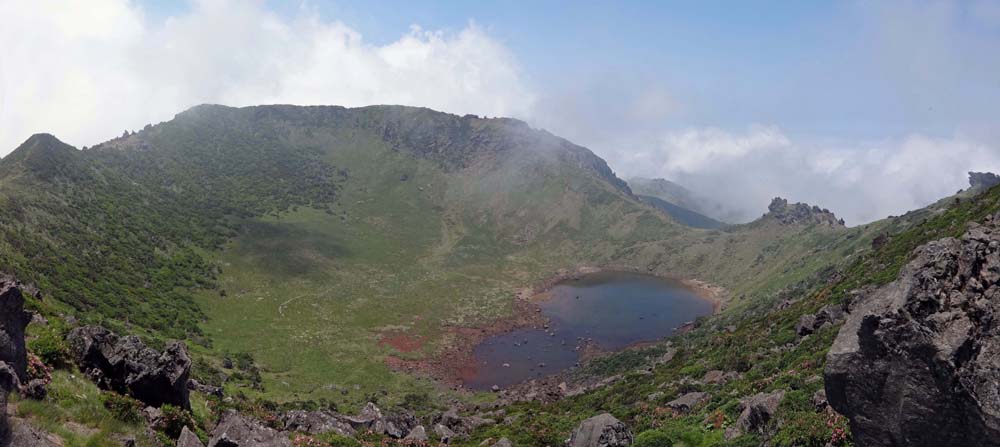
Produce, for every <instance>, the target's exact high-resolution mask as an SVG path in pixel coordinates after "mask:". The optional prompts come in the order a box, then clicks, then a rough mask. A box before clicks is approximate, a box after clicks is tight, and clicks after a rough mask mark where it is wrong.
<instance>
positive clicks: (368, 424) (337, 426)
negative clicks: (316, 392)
mask: <svg viewBox="0 0 1000 447" xmlns="http://www.w3.org/2000/svg"><path fill="white" fill-rule="evenodd" d="M455 418H456V419H446V420H445V421H444V422H445V423H449V424H451V425H452V426H455V427H460V428H463V429H465V428H466V427H469V425H465V424H466V419H464V418H458V416H457V414H456V415H455ZM281 422H282V424H283V425H284V429H285V430H286V431H299V432H304V433H308V434H312V435H317V434H322V433H336V434H338V435H341V436H350V437H353V436H355V435H356V434H357V433H358V432H365V431H371V432H373V433H377V434H380V435H385V436H388V437H390V438H394V439H403V438H406V437H407V436H409V435H411V434H413V431H414V430H416V428H417V427H420V429H421V430H423V432H424V434H425V435H426V433H427V430H426V429H425V428H423V427H422V426H420V421H418V420H417V418H416V417H415V416H413V415H412V414H409V413H406V412H402V411H393V412H387V413H383V412H382V410H381V409H379V408H378V406H376V405H375V404H374V403H372V402H368V403H367V404H365V406H364V408H362V409H361V411H360V412H359V413H358V414H357V415H355V416H346V415H342V414H337V413H333V412H329V411H303V410H292V411H289V412H288V413H285V415H284V417H282V419H281ZM446 428H447V427H446ZM416 436H418V434H414V437H416ZM452 436H454V433H452ZM412 439H413V438H411V440H412Z"/></svg>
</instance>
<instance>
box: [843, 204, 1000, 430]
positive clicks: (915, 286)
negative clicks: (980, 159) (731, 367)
mask: <svg viewBox="0 0 1000 447" xmlns="http://www.w3.org/2000/svg"><path fill="white" fill-rule="evenodd" d="M859 300H860V301H859V302H858V303H857V304H855V309H854V311H853V312H852V313H851V314H850V316H849V318H848V319H847V322H846V323H845V324H844V326H843V327H842V328H841V330H840V332H839V334H838V336H837V338H836V341H835V342H834V344H833V346H832V348H831V349H830V351H829V354H828V356H827V364H826V370H825V379H826V394H827V398H828V399H829V403H830V405H831V406H832V407H833V408H834V409H836V410H837V411H838V412H840V413H842V414H844V415H845V416H847V417H848V418H850V421H851V430H852V433H853V434H854V438H855V442H856V444H857V445H858V446H861V447H881V446H887V447H888V446H928V447H930V446H996V445H1000V332H998V327H997V318H998V317H1000V215H997V216H993V217H990V218H988V219H987V220H986V222H985V224H984V225H978V224H970V227H969V229H968V230H967V231H966V232H965V234H964V235H962V236H961V237H960V238H944V239H940V240H936V241H933V242H930V243H928V244H926V245H923V246H921V247H920V248H918V249H917V250H916V252H915V256H914V258H913V260H912V261H910V262H909V263H908V264H907V265H906V266H905V267H904V268H903V269H902V271H901V272H900V274H899V276H898V278H897V279H896V280H895V281H894V282H892V283H889V284H888V285H885V286H883V287H881V288H879V289H877V290H875V291H873V292H871V293H869V294H867V296H862V297H860V298H859Z"/></svg>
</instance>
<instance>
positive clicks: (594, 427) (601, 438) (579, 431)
mask: <svg viewBox="0 0 1000 447" xmlns="http://www.w3.org/2000/svg"><path fill="white" fill-rule="evenodd" d="M633 440H634V437H633V436H632V431H631V430H629V428H628V427H627V426H626V425H625V424H624V423H622V421H619V420H618V419H616V418H615V417H614V416H612V415H610V414H608V413H604V414H599V415H597V416H594V417H592V418H590V419H587V420H585V421H583V422H581V423H580V425H579V426H577V427H576V430H573V434H572V435H570V438H569V440H567V441H566V446H567V447H624V446H627V445H631V444H632V441H633Z"/></svg>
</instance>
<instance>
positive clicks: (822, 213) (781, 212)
mask: <svg viewBox="0 0 1000 447" xmlns="http://www.w3.org/2000/svg"><path fill="white" fill-rule="evenodd" d="M768 217H770V218H773V219H775V220H777V221H778V222H781V223H782V224H783V225H813V224H819V225H828V226H839V227H842V226H844V219H838V218H837V216H836V215H835V214H833V212H832V211H830V210H828V209H826V208H820V207H818V206H816V205H812V206H810V205H809V204H806V203H788V200H787V199H783V198H781V197H775V198H774V199H772V200H771V204H770V205H768V206H767V214H765V215H764V218H768Z"/></svg>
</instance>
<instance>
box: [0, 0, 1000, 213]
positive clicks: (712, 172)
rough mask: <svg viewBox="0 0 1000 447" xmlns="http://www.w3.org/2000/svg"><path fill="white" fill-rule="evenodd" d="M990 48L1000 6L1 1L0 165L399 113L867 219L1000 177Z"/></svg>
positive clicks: (996, 75)
mask: <svg viewBox="0 0 1000 447" xmlns="http://www.w3.org/2000/svg"><path fill="white" fill-rule="evenodd" d="M414 26H416V27H419V28H414ZM998 48H1000V2H998V1H995V0H966V1H905V0H899V1H883V2H864V1H844V2H821V1H802V2H793V1H783V2H777V1H745V2H732V1H725V2H723V1H698V2H694V1H692V2H668V1H661V2H639V1H622V2H610V1H607V2H597V1H574V2H569V1H565V2H555V1H532V2H527V1H523V2H516V1H497V2H485V1H476V2H469V1H462V2H460V1H442V2H417V1H399V2H396V1H384V0H375V1H316V0H310V1H304V2H298V1H247V0H191V1H160V0H155V1H154V0H90V1H88V2H79V1H74V0H38V1H33V2H18V1H5V0H0V153H6V152H9V151H10V150H12V149H13V148H14V147H15V146H16V145H17V144H18V143H19V142H21V141H23V140H24V139H25V138H27V137H28V136H29V135H30V134H31V133H34V132H43V131H44V132H52V133H55V134H56V135H57V136H59V137H60V138H62V139H64V140H65V141H67V142H69V143H70V144H73V145H76V146H80V147H82V146H87V145H92V144H94V143H97V142H100V141H103V140H106V139H108V138H111V137H114V136H116V135H120V134H121V132H122V129H135V128H139V127H142V126H143V125H144V124H146V123H155V122H159V121H163V120H166V119H170V117H172V116H173V114H175V113H177V112H178V111H180V110H184V109H186V108H188V107H191V106H192V105H195V104H199V103H221V104H227V105H232V106H243V105H252V104H262V103H293V104H336V105H345V106H360V105H367V104H376V103H380V104H381V103H393V104H406V105H414V106H426V107H431V108H434V109H438V110H442V111H446V112H452V113H458V114H464V113H475V114H479V115H486V116H499V115H502V116H513V117H517V118H521V119H524V120H526V121H527V122H529V123H530V124H531V125H533V126H535V127H540V128H545V129H547V130H549V131H552V132H553V133H555V134H557V135H560V136H563V137H566V138H568V139H570V140H571V141H573V142H576V143H578V144H581V145H584V146H587V147H588V148H590V149H592V150H593V151H594V152H595V153H597V154H598V155H600V156H601V157H603V158H605V159H606V160H607V161H608V163H609V164H610V165H611V167H612V168H613V169H615V171H616V172H617V173H618V174H619V175H620V176H622V177H625V178H628V177H631V176H644V177H664V178H668V179H671V180H674V181H678V182H680V183H682V184H683V185H685V186H688V187H689V188H691V189H693V190H695V191H696V192H698V193H701V194H703V195H705V196H707V197H708V198H710V199H713V200H715V201H717V202H720V203H722V204H723V205H725V206H727V207H728V208H729V209H730V210H731V211H732V213H731V214H730V215H727V216H724V217H727V218H730V219H731V220H736V221H744V220H748V219H752V218H754V217H756V216H758V215H759V214H760V213H761V212H762V211H763V210H764V209H765V208H766V206H767V203H768V202H769V201H770V199H771V198H772V197H774V196H783V197H788V198H789V199H791V200H793V201H805V202H809V203H814V204H818V205H821V206H824V207H828V208H830V209H832V210H834V211H835V212H838V214H840V215H842V216H843V217H845V218H846V220H847V221H848V223H863V222H867V221H871V220H873V219H877V218H880V217H884V216H886V215H888V214H899V213H902V212H905V211H906V210H909V209H913V208H916V207H919V206H923V205H926V204H928V203H930V202H932V201H934V200H936V199H938V198H940V197H944V196H946V195H949V194H952V193H954V192H955V191H956V190H957V189H959V188H963V187H964V186H965V183H966V180H965V177H966V172H967V171H969V170H983V171H985V170H994V171H997V170H1000V120H998V119H997V117H998V116H1000V51H997V49H998ZM38 55H50V57H38Z"/></svg>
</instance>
